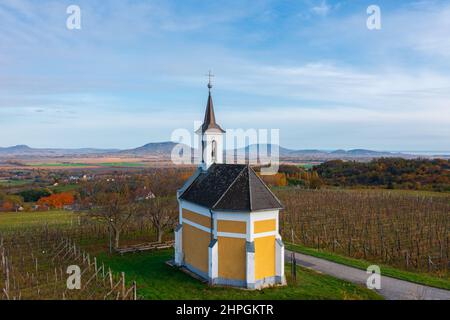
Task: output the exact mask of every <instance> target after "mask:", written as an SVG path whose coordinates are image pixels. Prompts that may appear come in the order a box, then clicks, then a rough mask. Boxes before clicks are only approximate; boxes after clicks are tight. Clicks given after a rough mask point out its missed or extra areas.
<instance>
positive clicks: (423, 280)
mask: <svg viewBox="0 0 450 320" xmlns="http://www.w3.org/2000/svg"><path fill="white" fill-rule="evenodd" d="M285 245H286V249H289V250H292V251H296V252H300V253H303V254H307V255H310V256H314V257H317V258H322V259H326V260H330V261H333V262H336V263H340V264H344V265H347V266H350V267H354V268H358V269H362V270H367V267H368V266H370V265H373V264H377V265H379V266H380V268H381V274H382V275H385V276H389V277H392V278H397V279H401V280H406V281H410V282H415V283H420V284H424V285H428V286H432V287H436V288H442V289H447V290H450V279H449V278H448V276H447V277H442V278H440V277H438V276H433V275H429V274H426V273H418V272H409V271H405V270H400V269H396V268H393V267H390V266H386V265H382V264H379V263H375V262H369V261H365V260H362V259H354V258H349V257H345V256H342V255H339V254H335V253H331V252H326V251H322V250H317V249H313V248H308V247H304V246H301V245H294V244H290V243H286V244H285Z"/></svg>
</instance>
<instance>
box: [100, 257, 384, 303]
mask: <svg viewBox="0 0 450 320" xmlns="http://www.w3.org/2000/svg"><path fill="white" fill-rule="evenodd" d="M172 256H173V250H163V251H156V252H145V253H135V254H128V255H123V256H120V255H108V254H106V253H104V252H103V253H99V254H98V255H97V258H98V260H99V261H103V262H104V263H105V264H107V265H109V266H110V267H111V268H112V269H113V270H114V271H116V272H121V271H123V272H125V273H126V277H127V280H128V281H132V280H136V281H137V285H138V295H139V297H140V298H142V299H169V300H170V299H189V300H195V299H200V300H206V299H246V300H247V299H284V300H286V299H335V300H341V299H357V300H360V299H382V297H381V296H379V295H378V294H377V293H376V292H374V291H372V290H369V289H366V288H364V287H362V286H358V285H355V284H352V283H349V282H346V281H342V280H339V279H336V278H333V277H331V276H327V275H323V274H319V273H316V272H314V271H312V270H308V269H305V268H301V267H299V268H298V271H297V284H293V283H292V282H291V279H290V277H289V275H290V266H289V265H286V273H289V275H288V283H289V285H288V286H285V287H276V288H267V289H263V290H258V291H249V290H242V289H233V288H225V287H209V286H208V285H207V284H205V283H201V282H200V281H198V280H196V279H193V278H192V277H190V276H189V275H187V274H185V273H184V272H182V271H180V270H177V269H176V268H172V267H170V266H168V265H166V264H165V262H166V261H168V260H170V259H171V258H172Z"/></svg>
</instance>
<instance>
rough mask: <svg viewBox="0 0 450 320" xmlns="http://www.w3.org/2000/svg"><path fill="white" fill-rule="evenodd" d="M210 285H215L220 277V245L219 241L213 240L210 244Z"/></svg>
mask: <svg viewBox="0 0 450 320" xmlns="http://www.w3.org/2000/svg"><path fill="white" fill-rule="evenodd" d="M208 251H209V270H208V277H209V283H210V284H214V283H215V279H217V277H218V276H219V245H218V241H217V239H213V240H211V242H210V244H209V248H208Z"/></svg>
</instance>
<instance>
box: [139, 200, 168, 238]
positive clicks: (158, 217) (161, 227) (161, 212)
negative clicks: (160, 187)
mask: <svg viewBox="0 0 450 320" xmlns="http://www.w3.org/2000/svg"><path fill="white" fill-rule="evenodd" d="M139 211H140V212H141V213H142V214H144V215H145V217H147V218H148V219H149V220H150V222H151V223H152V225H153V227H154V228H155V231H156V238H157V241H158V242H162V237H163V235H164V232H165V231H166V230H167V229H170V228H173V227H174V225H175V223H176V221H177V202H176V200H175V198H174V197H155V198H150V199H145V200H143V201H142V202H141V204H140V210H139Z"/></svg>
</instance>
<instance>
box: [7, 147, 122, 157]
mask: <svg viewBox="0 0 450 320" xmlns="http://www.w3.org/2000/svg"><path fill="white" fill-rule="evenodd" d="M117 151H119V150H118V149H96V148H79V149H58V148H31V147H29V146H27V145H17V146H12V147H6V148H2V147H0V156H2V157H5V156H42V157H44V156H65V155H92V154H105V153H114V152H117Z"/></svg>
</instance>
